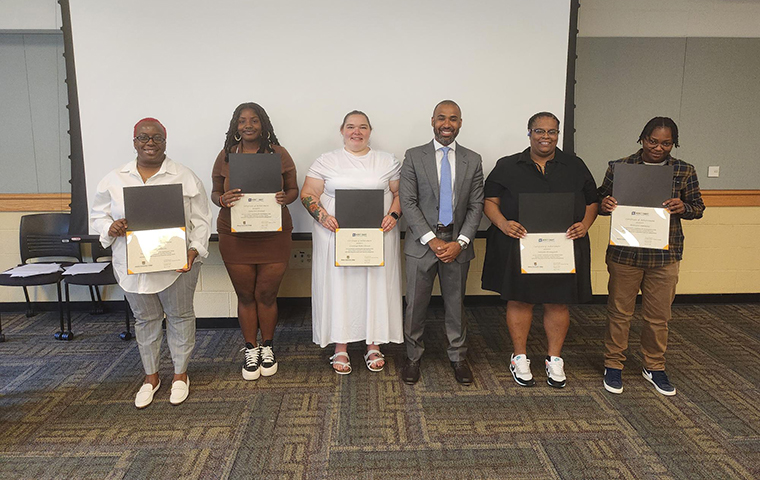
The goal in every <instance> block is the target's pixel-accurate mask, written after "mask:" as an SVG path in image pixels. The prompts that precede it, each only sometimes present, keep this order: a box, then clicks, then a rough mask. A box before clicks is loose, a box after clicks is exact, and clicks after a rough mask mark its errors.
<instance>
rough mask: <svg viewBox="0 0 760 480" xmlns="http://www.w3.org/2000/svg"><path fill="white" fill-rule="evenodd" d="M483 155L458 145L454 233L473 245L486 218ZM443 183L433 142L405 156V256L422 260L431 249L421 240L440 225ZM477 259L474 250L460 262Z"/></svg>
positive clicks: (401, 188)
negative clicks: (440, 200) (441, 186)
mask: <svg viewBox="0 0 760 480" xmlns="http://www.w3.org/2000/svg"><path fill="white" fill-rule="evenodd" d="M482 163H483V162H482V160H481V158H480V155H478V154H477V153H475V152H473V151H472V150H468V149H467V148H465V147H463V146H462V145H459V144H457V150H456V166H455V180H454V198H455V201H456V203H455V205H454V222H453V223H454V232H453V236H454V239H456V238H457V237H458V236H459V235H460V234H462V235H464V236H466V237H467V238H469V239H470V241H471V242H472V241H474V240H475V234H476V232H477V230H478V225H480V217H481V216H482V215H483V165H482ZM439 191H440V183H439V181H438V169H437V168H436V165H435V150H434V147H433V142H432V141H431V142H430V143H426V144H425V145H421V146H419V147H414V148H410V149H409V150H407V151H406V154H405V155H404V164H403V165H402V166H401V181H400V184H399V198H400V200H401V210H402V212H403V213H404V217H406V223H407V230H406V236H405V237H404V238H405V240H404V253H405V254H407V255H411V256H412V257H416V258H421V257H422V256H423V255H425V253H427V252H428V251H430V247H428V246H427V245H422V244H421V243H420V237H421V236H423V235H424V234H426V233H427V232H430V231H433V232H435V226H436V225H437V224H438V205H439V200H438V194H439ZM473 258H475V251H474V249H473V248H468V249H467V250H465V251H464V252H462V253H460V254H459V256H458V257H457V261H458V262H469V261H470V260H472V259H473Z"/></svg>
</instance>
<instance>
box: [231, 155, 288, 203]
mask: <svg viewBox="0 0 760 480" xmlns="http://www.w3.org/2000/svg"><path fill="white" fill-rule="evenodd" d="M236 188H239V189H240V191H241V192H242V193H277V192H279V191H281V190H282V160H281V158H280V154H279V153H230V189H233V190H234V189H236Z"/></svg>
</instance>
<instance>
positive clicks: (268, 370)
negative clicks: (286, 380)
mask: <svg viewBox="0 0 760 480" xmlns="http://www.w3.org/2000/svg"><path fill="white" fill-rule="evenodd" d="M260 348H261V374H262V375H264V376H265V377H271V376H272V375H274V374H275V373H277V360H275V358H274V351H272V341H271V340H267V341H266V342H264V345H262V346H261V347H260Z"/></svg>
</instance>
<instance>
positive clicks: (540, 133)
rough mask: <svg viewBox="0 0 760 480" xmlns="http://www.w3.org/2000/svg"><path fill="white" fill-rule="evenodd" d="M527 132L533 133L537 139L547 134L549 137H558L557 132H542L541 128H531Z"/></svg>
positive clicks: (552, 130) (553, 130)
mask: <svg viewBox="0 0 760 480" xmlns="http://www.w3.org/2000/svg"><path fill="white" fill-rule="evenodd" d="M529 131H531V132H533V133H535V134H536V135H538V136H539V137H541V136H543V134H545V133H548V134H549V136H550V137H556V136H557V135H559V130H555V129H553V128H552V129H551V130H544V129H543V128H531V129H530V130H529Z"/></svg>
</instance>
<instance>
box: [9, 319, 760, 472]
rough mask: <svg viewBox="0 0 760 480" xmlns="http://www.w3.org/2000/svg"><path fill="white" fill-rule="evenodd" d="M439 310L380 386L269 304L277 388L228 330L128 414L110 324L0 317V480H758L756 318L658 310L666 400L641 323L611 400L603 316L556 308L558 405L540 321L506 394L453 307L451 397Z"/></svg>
mask: <svg viewBox="0 0 760 480" xmlns="http://www.w3.org/2000/svg"><path fill="white" fill-rule="evenodd" d="M537 313H538V312H537ZM442 315H443V310H442V308H439V307H435V308H431V309H430V311H429V317H430V321H431V323H430V324H429V327H428V331H427V332H426V343H427V346H428V350H427V352H426V354H425V356H424V357H423V362H422V379H421V380H420V383H418V384H417V385H415V386H407V385H404V384H403V383H402V382H401V381H400V380H399V377H398V370H399V368H400V366H401V365H402V361H403V357H404V353H403V348H402V347H401V346H397V345H394V346H390V347H387V348H386V349H385V351H386V353H387V354H388V365H387V367H386V369H385V371H384V372H382V373H379V374H373V373H370V372H369V371H367V369H366V368H364V366H363V365H362V363H361V356H360V353H361V350H362V347H361V346H359V345H353V346H352V347H351V348H350V352H351V353H352V357H353V363H354V372H353V373H352V374H351V375H348V376H338V375H335V374H333V373H332V371H331V370H330V368H329V366H328V365H327V357H328V356H329V352H328V351H325V350H321V349H319V348H318V347H317V346H315V345H313V344H312V343H311V326H310V315H309V309H308V307H306V306H302V305H295V306H285V307H283V308H282V309H281V318H282V320H281V325H280V327H279V328H278V332H277V337H276V339H275V345H276V352H277V354H278V360H279V362H280V370H279V372H278V373H277V375H275V376H274V377H270V378H261V379H259V380H258V381H255V382H245V381H243V380H242V378H241V377H240V373H239V371H240V365H241V362H242V353H240V352H239V351H238V350H239V349H240V347H241V346H242V345H241V336H240V333H239V332H238V331H237V330H236V329H231V328H227V329H203V330H199V331H198V336H197V347H196V351H195V353H194V357H193V360H192V363H191V367H190V371H189V373H190V377H191V393H190V397H189V398H188V400H187V401H186V402H185V403H184V404H183V405H181V406H178V407H172V406H171V405H170V404H169V402H168V397H169V388H168V384H169V382H170V380H171V366H170V360H169V357H168V354H167V355H165V356H164V358H163V360H162V361H163V364H162V370H161V377H162V379H163V381H164V386H162V387H161V389H160V390H159V391H158V393H157V396H156V400H155V401H154V403H153V405H151V406H150V407H148V408H147V409H145V410H137V409H135V408H134V405H133V398H134V397H133V396H134V393H135V392H136V390H137V389H138V388H139V385H140V383H141V376H142V374H141V365H140V359H139V355H138V353H137V346H136V344H135V342H134V340H132V341H129V342H123V341H122V340H120V339H119V338H118V333H119V332H120V331H121V330H122V325H121V323H120V322H121V321H122V318H123V317H122V316H121V315H120V314H110V315H101V316H91V315H88V314H85V313H80V314H78V315H77V316H76V317H75V318H74V332H75V334H76V335H77V337H76V338H75V340H73V341H71V342H60V341H56V340H54V339H53V336H52V332H54V331H55V330H56V322H57V319H56V315H55V314H54V313H44V314H40V315H38V316H36V317H33V318H26V317H25V316H24V315H23V314H7V313H6V314H3V319H2V321H3V327H4V333H6V336H7V342H6V343H0V478H3V479H6V478H7V479H10V478H29V479H43V478H77V479H86V478H98V479H101V478H109V479H117V478H119V479H120V478H139V479H146V478H149V479H153V478H199V479H209V478H278V479H285V478H288V479H289V478H293V479H296V478H315V479H316V478H346V479H360V478H377V479H387V480H390V479H395V478H416V479H428V478H430V479H474V478H515V479H530V480H540V479H555V478H566V479H596V478H598V479H609V478H623V479H626V478H658V479H659V478H674V479H676V478H678V479H690V480H693V479H711V480H714V479H723V478H732V479H733V478H746V479H756V478H760V401H759V400H760V362H758V360H757V357H758V352H760V305H758V304H742V305H679V306H676V307H675V308H674V317H675V318H674V320H673V322H672V324H671V336H670V349H669V354H668V362H669V363H668V373H669V375H670V378H671V381H672V382H673V383H674V385H676V387H677V388H678V395H676V396H675V397H669V398H666V397H663V396H661V395H659V394H657V393H656V392H655V391H654V390H653V388H652V387H651V386H650V385H649V384H648V383H647V382H646V381H645V380H644V379H643V378H642V377H641V374H640V366H641V357H640V354H639V353H638V352H637V350H638V346H639V344H638V337H639V332H640V323H639V322H636V323H635V325H634V329H633V331H632V335H631V339H632V342H631V343H632V345H631V346H632V347H633V353H632V355H630V358H629V360H628V363H627V365H628V367H629V368H628V369H627V370H625V371H624V373H623V379H624V382H625V392H624V393H623V394H622V395H611V394H609V393H607V392H606V391H605V390H604V389H603V387H602V377H601V375H602V368H603V367H602V346H603V345H602V338H603V333H604V315H605V314H604V307H603V306H600V305H588V306H580V307H573V308H572V325H571V327H570V333H569V336H568V339H567V342H566V344H565V349H564V358H565V362H566V365H567V368H566V370H567V375H568V386H567V388H565V389H564V390H555V389H552V388H550V387H549V386H548V385H546V383H545V373H544V372H543V368H542V366H543V362H542V359H543V355H544V352H545V348H546V345H545V337H544V335H543V331H542V328H540V325H541V322H540V321H539V320H538V319H537V320H536V321H534V328H533V330H532V331H531V337H530V343H529V346H528V349H529V356H530V357H531V358H532V360H533V371H534V374H535V375H536V377H537V380H538V384H537V385H536V386H535V387H534V388H530V389H528V388H522V387H520V386H518V385H517V384H516V383H515V382H514V381H513V379H512V377H511V375H510V374H509V371H508V369H507V364H508V361H509V353H510V352H511V344H510V341H509V336H508V333H507V331H506V327H505V325H504V307H503V306H482V305H480V306H471V307H468V308H467V315H468V317H469V325H470V331H469V332H470V333H469V345H470V355H469V361H470V364H471V365H472V367H473V369H474V371H475V383H474V384H473V385H472V386H470V387H462V386H460V385H458V384H457V383H456V382H455V380H454V377H453V374H452V371H451V368H450V367H449V365H448V362H447V359H446V355H445V347H444V345H445V336H444V331H443V320H442Z"/></svg>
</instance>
